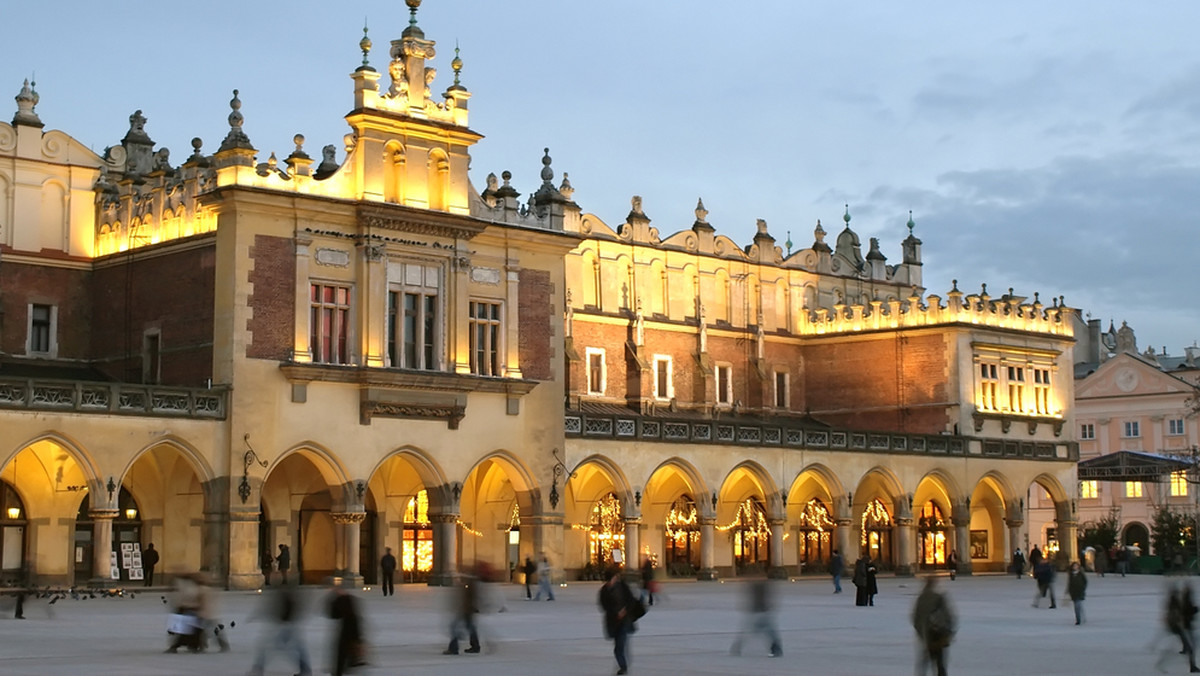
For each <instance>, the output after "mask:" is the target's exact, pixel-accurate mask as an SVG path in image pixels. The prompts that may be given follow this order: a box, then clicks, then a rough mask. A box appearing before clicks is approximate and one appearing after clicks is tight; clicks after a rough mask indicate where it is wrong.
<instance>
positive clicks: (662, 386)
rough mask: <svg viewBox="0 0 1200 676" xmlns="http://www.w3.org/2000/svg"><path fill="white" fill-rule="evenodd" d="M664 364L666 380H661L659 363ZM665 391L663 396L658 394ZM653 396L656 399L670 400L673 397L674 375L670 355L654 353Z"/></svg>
mask: <svg viewBox="0 0 1200 676" xmlns="http://www.w3.org/2000/svg"><path fill="white" fill-rule="evenodd" d="M662 364H665V365H666V367H667V368H666V374H667V377H666V382H665V383H663V382H661V378H660V376H659V370H660V365H662ZM660 392H665V396H664V395H663V394H660ZM654 398H655V399H656V400H658V401H671V400H672V399H674V398H675V377H674V363H673V360H672V359H671V356H670V355H665V354H656V355H654Z"/></svg>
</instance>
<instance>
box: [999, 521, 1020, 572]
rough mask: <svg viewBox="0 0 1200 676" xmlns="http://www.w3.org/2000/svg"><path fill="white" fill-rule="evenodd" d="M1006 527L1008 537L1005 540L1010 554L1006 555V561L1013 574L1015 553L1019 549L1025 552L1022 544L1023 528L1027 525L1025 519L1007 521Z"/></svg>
mask: <svg viewBox="0 0 1200 676" xmlns="http://www.w3.org/2000/svg"><path fill="white" fill-rule="evenodd" d="M1004 525H1006V526H1008V531H1007V533H1008V536H1007V537H1006V538H1005V539H1006V540H1007V541H1008V552H1007V553H1006V554H1005V555H1004V560H1005V561H1006V562H1008V570H1009V571H1010V572H1011V571H1012V570H1013V567H1012V556H1013V552H1015V551H1016V550H1017V547H1021V551H1022V552H1024V551H1025V546H1024V545H1023V544H1022V543H1021V526H1024V525H1025V521H1024V520H1023V519H1007V520H1006V521H1005V522H1004Z"/></svg>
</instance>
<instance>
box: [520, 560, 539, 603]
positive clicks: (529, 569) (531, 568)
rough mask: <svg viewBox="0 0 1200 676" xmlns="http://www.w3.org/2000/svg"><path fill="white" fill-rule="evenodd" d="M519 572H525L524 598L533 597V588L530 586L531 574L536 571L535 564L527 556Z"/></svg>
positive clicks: (531, 581) (531, 582)
mask: <svg viewBox="0 0 1200 676" xmlns="http://www.w3.org/2000/svg"><path fill="white" fill-rule="evenodd" d="M521 572H522V573H525V598H526V599H530V600H532V599H533V590H532V589H531V588H530V587H531V585H532V584H533V574H534V573H536V572H537V564H536V563H534V562H533V559H531V558H529V557H528V556H526V557H525V565H524V566H523V567H522V568H521Z"/></svg>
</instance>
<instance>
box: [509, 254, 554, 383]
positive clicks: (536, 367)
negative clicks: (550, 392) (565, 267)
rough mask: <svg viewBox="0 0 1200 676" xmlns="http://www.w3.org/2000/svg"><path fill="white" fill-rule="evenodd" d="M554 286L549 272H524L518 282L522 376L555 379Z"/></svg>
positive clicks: (518, 349)
mask: <svg viewBox="0 0 1200 676" xmlns="http://www.w3.org/2000/svg"><path fill="white" fill-rule="evenodd" d="M553 291H554V286H553V284H552V283H551V282H550V272H549V271H547V270H521V272H520V273H519V277H518V280H517V317H518V320H519V321H520V327H518V335H519V343H518V345H517V351H518V358H519V359H520V360H521V374H522V375H523V376H524V377H525V378H529V379H530V380H552V379H553V378H554V370H553V368H552V367H551V360H552V359H556V358H558V357H557V355H555V354H554V348H553V342H552V340H551V338H552V336H553V334H554V327H553V325H552V324H551V321H552V318H553V317H557V316H558V315H557V314H555V312H554V307H553V304H552V300H553Z"/></svg>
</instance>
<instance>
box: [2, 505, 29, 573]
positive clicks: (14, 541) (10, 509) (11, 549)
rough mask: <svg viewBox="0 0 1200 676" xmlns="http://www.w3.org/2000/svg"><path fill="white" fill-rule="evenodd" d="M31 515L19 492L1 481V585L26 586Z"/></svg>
mask: <svg viewBox="0 0 1200 676" xmlns="http://www.w3.org/2000/svg"><path fill="white" fill-rule="evenodd" d="M28 520H29V514H28V513H26V512H25V503H24V502H23V501H22V500H21V496H20V495H17V491H16V489H15V488H13V487H12V485H11V484H9V483H8V482H7V481H0V583H2V584H5V585H6V586H11V585H12V584H14V583H16V584H25V583H26V582H27V580H25V530H26V527H27V524H28V522H29V521H28Z"/></svg>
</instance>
